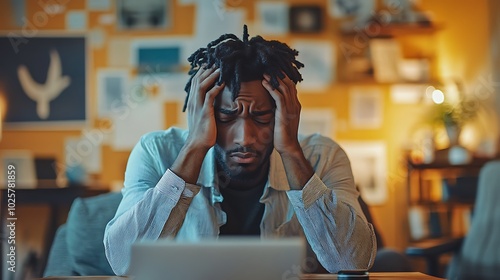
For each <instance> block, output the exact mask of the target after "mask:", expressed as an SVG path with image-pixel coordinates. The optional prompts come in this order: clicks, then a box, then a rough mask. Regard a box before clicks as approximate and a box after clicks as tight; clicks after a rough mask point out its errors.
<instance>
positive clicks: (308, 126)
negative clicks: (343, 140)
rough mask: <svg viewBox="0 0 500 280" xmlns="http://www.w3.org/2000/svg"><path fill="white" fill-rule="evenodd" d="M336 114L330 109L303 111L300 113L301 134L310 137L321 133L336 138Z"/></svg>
mask: <svg viewBox="0 0 500 280" xmlns="http://www.w3.org/2000/svg"><path fill="white" fill-rule="evenodd" d="M334 126H335V114H334V111H332V110H330V109H323V108H315V109H311V108H310V109H303V110H302V112H301V113H300V122H299V133H300V134H304V135H310V134H314V133H319V134H321V135H323V136H326V137H331V138H335V129H334Z"/></svg>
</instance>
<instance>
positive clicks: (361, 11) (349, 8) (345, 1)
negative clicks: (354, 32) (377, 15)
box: [328, 0, 375, 21]
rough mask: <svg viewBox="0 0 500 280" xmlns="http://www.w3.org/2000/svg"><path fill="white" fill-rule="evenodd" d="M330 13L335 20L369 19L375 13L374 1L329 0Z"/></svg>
mask: <svg viewBox="0 0 500 280" xmlns="http://www.w3.org/2000/svg"><path fill="white" fill-rule="evenodd" d="M328 4H329V13H330V16H332V17H334V18H347V17H354V18H355V20H356V21H360V20H364V19H368V18H369V17H370V16H371V15H372V13H373V12H374V11H375V2H374V0H329V1H328Z"/></svg>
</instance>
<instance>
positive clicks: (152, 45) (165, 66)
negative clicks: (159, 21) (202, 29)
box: [131, 38, 189, 74]
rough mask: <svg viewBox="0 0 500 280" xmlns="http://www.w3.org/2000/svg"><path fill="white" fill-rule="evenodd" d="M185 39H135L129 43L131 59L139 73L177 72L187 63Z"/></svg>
mask: <svg viewBox="0 0 500 280" xmlns="http://www.w3.org/2000/svg"><path fill="white" fill-rule="evenodd" d="M185 42H186V40H185V39H181V38H176V39H172V38H169V39H164V40H155V39H145V40H136V41H133V42H132V45H131V61H132V64H133V65H134V67H136V69H137V73H139V74H160V73H168V72H179V71H181V70H182V67H183V66H185V65H188V63H187V58H188V57H189V55H188V54H187V53H186V51H187V49H186V47H185V45H186V44H185Z"/></svg>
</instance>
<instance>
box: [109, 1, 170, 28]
mask: <svg viewBox="0 0 500 280" xmlns="http://www.w3.org/2000/svg"><path fill="white" fill-rule="evenodd" d="M171 10H172V2H171V1H170V0H167V1H165V0H142V1H135V0H117V2H116V13H117V19H118V28H119V29H121V30H148V29H166V28H167V27H169V26H170V25H171V21H172V20H171V14H172V13H171Z"/></svg>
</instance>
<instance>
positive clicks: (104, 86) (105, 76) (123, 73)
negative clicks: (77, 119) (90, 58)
mask: <svg viewBox="0 0 500 280" xmlns="http://www.w3.org/2000/svg"><path fill="white" fill-rule="evenodd" d="M128 79H129V75H128V71H127V70H111V69H106V70H99V71H98V73H97V84H98V90H97V101H98V107H97V113H98V116H99V117H111V116H112V114H113V112H118V111H120V110H121V108H123V107H124V106H126V101H125V97H126V93H127V92H128V87H127V80H128Z"/></svg>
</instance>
